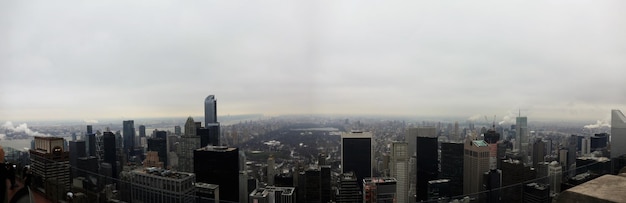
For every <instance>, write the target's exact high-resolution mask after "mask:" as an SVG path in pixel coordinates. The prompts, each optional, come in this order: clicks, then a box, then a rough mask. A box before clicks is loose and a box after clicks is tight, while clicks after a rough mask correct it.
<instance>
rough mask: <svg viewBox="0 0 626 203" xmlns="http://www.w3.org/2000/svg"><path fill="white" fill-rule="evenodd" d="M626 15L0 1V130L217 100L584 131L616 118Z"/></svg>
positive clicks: (330, 4) (150, 113) (529, 7)
mask: <svg viewBox="0 0 626 203" xmlns="http://www.w3.org/2000/svg"><path fill="white" fill-rule="evenodd" d="M625 6H626V5H625V3H624V2H623V1H601V2H598V1H576V2H571V1H551V2H527V1H515V2H498V1H484V2H439V1H438V2H413V1H406V2H378V1H322V2H317V1H316V2H267V1H253V2H238V1H236V2H232V1H227V2H221V1H219V2H194V4H186V3H184V2H174V1H157V2H153V1H151V2H121V1H114V2H98V3H91V2H89V3H87V2H70V1H62V2H56V1H55V2H38V3H30V2H21V1H20V2H4V3H2V5H0V67H1V68H0V69H1V71H2V74H0V118H2V119H1V120H2V122H5V121H27V120H60V119H75V120H97V119H102V118H118V119H122V118H126V119H128V118H145V117H169V116H178V117H185V116H189V115H192V116H200V113H199V112H202V106H201V105H200V104H201V102H202V99H203V98H204V97H205V96H206V95H208V94H215V95H218V97H217V100H218V103H219V105H220V106H219V108H220V110H219V114H220V115H238V114H255V113H259V114H264V115H279V114H352V115H402V116H423V117H428V116H436V117H446V116H451V117H458V118H470V117H472V116H476V115H479V116H478V117H479V118H482V116H480V115H489V117H490V118H491V116H492V115H498V120H502V119H503V117H504V116H507V115H516V114H517V112H518V109H522V111H521V112H522V114H523V115H525V116H528V117H529V121H533V120H565V121H567V120H576V121H589V122H590V123H595V121H596V120H603V121H606V120H608V119H609V117H610V115H609V112H610V110H611V109H626V105H624V103H623V101H625V100H626V82H624V81H625V80H624V75H626V69H624V68H623V67H624V65H626V58H624V57H623V56H624V54H626V50H625V49H624V47H626V39H625V38H624V37H623V36H626V16H624V13H623V12H622V11H621V10H622V8H624V7H625ZM511 118H512V117H511ZM16 124H17V123H16Z"/></svg>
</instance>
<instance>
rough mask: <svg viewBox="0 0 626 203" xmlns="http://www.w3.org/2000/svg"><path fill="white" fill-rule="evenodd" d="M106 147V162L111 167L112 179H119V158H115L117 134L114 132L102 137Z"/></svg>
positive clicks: (106, 133)
mask: <svg viewBox="0 0 626 203" xmlns="http://www.w3.org/2000/svg"><path fill="white" fill-rule="evenodd" d="M102 142H103V145H104V162H105V163H108V164H109V165H111V177H112V178H117V175H118V174H117V172H118V171H117V158H116V156H115V151H116V148H115V134H113V133H112V132H104V134H103V135H102Z"/></svg>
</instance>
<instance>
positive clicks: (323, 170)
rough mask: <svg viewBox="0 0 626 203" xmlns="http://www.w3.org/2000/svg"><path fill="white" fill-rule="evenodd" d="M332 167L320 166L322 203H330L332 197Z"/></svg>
mask: <svg viewBox="0 0 626 203" xmlns="http://www.w3.org/2000/svg"><path fill="white" fill-rule="evenodd" d="M330 174H331V172H330V166H328V165H326V166H320V179H321V184H322V202H330V200H331V196H332V191H333V190H332V188H331V185H332V184H331V183H330V182H331V175H330Z"/></svg>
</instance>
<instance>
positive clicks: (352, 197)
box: [335, 172, 363, 203]
mask: <svg viewBox="0 0 626 203" xmlns="http://www.w3.org/2000/svg"><path fill="white" fill-rule="evenodd" d="M360 188H361V187H360V186H359V184H357V182H356V176H354V173H352V172H349V173H342V174H340V175H339V181H338V183H337V196H336V197H335V199H336V200H337V203H353V202H361V201H362V198H363V194H362V191H361V189H360Z"/></svg>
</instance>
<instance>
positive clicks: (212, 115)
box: [204, 95, 217, 126]
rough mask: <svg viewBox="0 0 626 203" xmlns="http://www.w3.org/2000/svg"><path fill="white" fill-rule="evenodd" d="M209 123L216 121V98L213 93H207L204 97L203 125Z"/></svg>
mask: <svg viewBox="0 0 626 203" xmlns="http://www.w3.org/2000/svg"><path fill="white" fill-rule="evenodd" d="M209 123H217V100H215V95H209V96H208V97H206V99H204V126H209Z"/></svg>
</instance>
